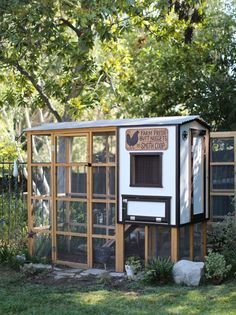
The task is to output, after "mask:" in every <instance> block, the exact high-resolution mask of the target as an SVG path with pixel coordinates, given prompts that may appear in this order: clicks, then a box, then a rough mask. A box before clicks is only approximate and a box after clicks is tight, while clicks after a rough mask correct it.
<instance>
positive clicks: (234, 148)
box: [210, 131, 236, 221]
mask: <svg viewBox="0 0 236 315" xmlns="http://www.w3.org/2000/svg"><path fill="white" fill-rule="evenodd" d="M210 153H211V156H210V164H211V177H210V185H211V187H210V195H211V196H210V197H211V199H210V205H211V221H220V220H222V219H223V216H225V215H227V214H228V213H233V212H234V211H235V207H236V202H235V201H236V132H235V131H232V132H231V131H227V132H212V133H211V147H210ZM235 214H236V211H235Z"/></svg>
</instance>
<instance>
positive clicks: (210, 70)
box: [123, 1, 236, 130]
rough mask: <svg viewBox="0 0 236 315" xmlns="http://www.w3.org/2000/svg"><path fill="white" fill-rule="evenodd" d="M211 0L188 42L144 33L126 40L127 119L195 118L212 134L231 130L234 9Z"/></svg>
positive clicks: (235, 98)
mask: <svg viewBox="0 0 236 315" xmlns="http://www.w3.org/2000/svg"><path fill="white" fill-rule="evenodd" d="M216 2H217V1H211V2H210V4H211V6H210V5H209V7H208V8H207V10H206V12H205V19H204V21H203V23H201V24H198V27H197V28H195V31H194V33H193V38H192V41H191V43H183V42H181V41H173V39H172V38H170V37H169V38H166V39H165V40H162V41H159V40H158V41H157V40H156V38H155V36H150V35H148V36H147V35H146V34H145V35H144V36H143V37H141V36H135V35H134V38H132V39H131V40H130V41H129V44H128V45H129V47H130V52H131V53H130V58H131V59H132V64H131V66H132V68H133V76H132V77H131V78H130V80H128V81H127V82H125V86H124V87H123V89H124V90H127V91H128V94H129V95H127V97H126V100H125V102H124V103H125V104H126V105H124V106H125V108H126V110H127V112H128V114H129V115H130V116H132V117H133V116H144V117H145V116H159V115H160V116H163V115H176V114H177V115H181V114H200V115H201V116H202V117H203V118H204V119H205V120H206V121H208V122H209V123H210V124H211V125H212V127H213V129H214V130H224V129H226V130H229V129H231V130H236V123H235V121H236V91H235V86H236V67H235V59H236V49H235V26H236V25H235V22H236V21H235V14H234V13H235V9H236V6H235V3H232V5H231V7H230V8H227V9H225V8H224V7H223V5H222V3H219V4H218V6H215V5H213V4H216ZM140 41H142V43H141V44H140ZM139 44H140V45H139ZM135 45H136V49H135ZM137 45H139V49H137Z"/></svg>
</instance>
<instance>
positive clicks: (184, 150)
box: [180, 121, 208, 224]
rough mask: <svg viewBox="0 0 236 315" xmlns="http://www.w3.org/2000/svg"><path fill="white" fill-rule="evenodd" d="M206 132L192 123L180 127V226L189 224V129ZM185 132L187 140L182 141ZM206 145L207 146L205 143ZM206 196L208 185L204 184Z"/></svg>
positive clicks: (200, 126)
mask: <svg viewBox="0 0 236 315" xmlns="http://www.w3.org/2000/svg"><path fill="white" fill-rule="evenodd" d="M191 128H193V129H199V130H207V129H206V128H205V127H204V126H202V125H201V124H199V123H198V122H196V121H194V122H191V123H187V124H184V125H183V126H181V127H180V224H184V223H188V222H190V197H191V195H190V193H191V192H190V167H191V165H190V156H191V155H190V153H191V152H190V150H191V146H190V142H191V137H190V132H189V129H191ZM184 130H185V131H187V133H188V138H187V140H183V138H182V133H183V131H184ZM206 145H208V144H207V143H206ZM206 188H207V191H206V196H207V194H208V184H206ZM207 215H208V203H207V198H206V216H207Z"/></svg>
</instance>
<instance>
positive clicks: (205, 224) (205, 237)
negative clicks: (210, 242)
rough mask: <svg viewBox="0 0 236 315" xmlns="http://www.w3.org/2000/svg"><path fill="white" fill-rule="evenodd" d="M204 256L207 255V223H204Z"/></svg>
mask: <svg viewBox="0 0 236 315" xmlns="http://www.w3.org/2000/svg"><path fill="white" fill-rule="evenodd" d="M201 228H202V256H203V258H204V256H206V254H207V222H202V227H201Z"/></svg>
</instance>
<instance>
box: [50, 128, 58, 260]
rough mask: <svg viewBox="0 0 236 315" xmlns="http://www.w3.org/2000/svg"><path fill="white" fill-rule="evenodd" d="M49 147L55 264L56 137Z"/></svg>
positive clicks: (53, 136) (54, 256)
mask: <svg viewBox="0 0 236 315" xmlns="http://www.w3.org/2000/svg"><path fill="white" fill-rule="evenodd" d="M51 145H52V148H51V149H52V150H51V152H52V161H51V162H52V166H51V167H52V169H51V178H52V180H51V185H52V187H51V193H52V199H51V238H52V262H53V263H55V262H56V259H57V257H56V255H57V253H56V229H57V213H56V211H57V205H56V185H57V182H56V166H55V163H56V137H55V135H53V134H52V135H51Z"/></svg>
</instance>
